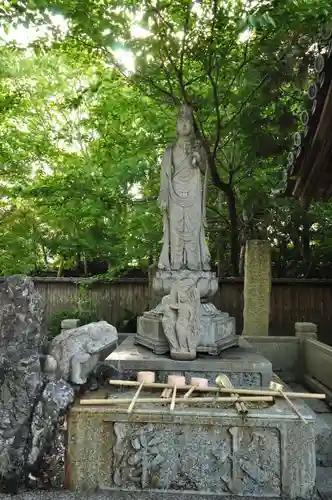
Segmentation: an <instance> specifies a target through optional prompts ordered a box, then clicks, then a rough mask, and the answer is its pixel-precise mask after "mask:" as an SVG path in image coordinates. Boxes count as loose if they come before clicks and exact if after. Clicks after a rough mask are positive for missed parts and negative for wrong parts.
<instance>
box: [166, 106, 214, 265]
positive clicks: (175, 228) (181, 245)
mask: <svg viewBox="0 0 332 500" xmlns="http://www.w3.org/2000/svg"><path fill="white" fill-rule="evenodd" d="M177 133H178V139H177V142H176V143H175V144H174V145H170V146H168V148H167V149H166V151H165V154H164V158H163V162H162V165H161V184H160V194H159V204H160V207H161V209H162V210H163V211H164V238H163V249H162V252H161V255H160V259H159V264H158V267H159V269H164V270H179V269H190V270H194V271H197V270H204V271H207V270H209V269H210V267H209V260H210V253H209V249H208V246H207V243H206V241H205V234H204V219H205V192H206V186H207V168H206V155H205V154H204V150H203V148H202V146H201V144H200V142H199V141H198V140H197V139H196V137H195V133H194V120H193V113H192V110H191V108H190V107H188V106H183V107H182V109H181V111H180V114H179V117H178V121H177ZM201 170H202V171H205V180H204V189H202V182H201Z"/></svg>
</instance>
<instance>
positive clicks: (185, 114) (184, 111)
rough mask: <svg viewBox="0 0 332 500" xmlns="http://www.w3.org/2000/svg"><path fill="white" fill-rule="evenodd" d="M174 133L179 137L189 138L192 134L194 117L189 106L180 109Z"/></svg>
mask: <svg viewBox="0 0 332 500" xmlns="http://www.w3.org/2000/svg"><path fill="white" fill-rule="evenodd" d="M176 131H177V133H178V134H179V135H181V136H189V135H192V134H193V133H194V115H193V111H192V109H191V107H190V106H187V105H184V106H182V108H181V109H180V113H179V116H178V121H177V124H176Z"/></svg>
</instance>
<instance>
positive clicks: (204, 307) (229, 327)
mask: <svg viewBox="0 0 332 500" xmlns="http://www.w3.org/2000/svg"><path fill="white" fill-rule="evenodd" d="M162 314H163V309H162V305H161V304H158V306H157V307H156V308H155V309H153V310H152V311H147V312H145V313H144V315H143V316H140V317H139V318H138V320H137V335H135V340H134V341H135V344H140V345H142V346H144V347H147V348H148V349H151V350H152V351H153V352H154V354H166V353H167V352H169V343H168V341H167V338H166V336H165V334H164V330H163V326H162V322H161V319H162ZM200 320H201V340H200V342H199V344H198V346H197V348H196V351H197V352H202V353H207V354H211V355H213V356H218V355H219V354H220V352H221V351H223V350H224V349H228V348H229V347H233V346H236V345H237V343H238V338H237V336H236V334H235V318H232V317H231V316H229V314H228V313H225V312H220V311H218V309H217V308H216V307H215V306H214V305H213V304H211V303H206V304H205V303H203V304H201V311H200ZM172 357H173V356H172ZM173 359H178V358H175V357H173ZM181 359H184V358H183V357H182V358H181ZM188 359H195V357H189V358H188Z"/></svg>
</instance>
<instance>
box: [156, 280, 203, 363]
mask: <svg viewBox="0 0 332 500" xmlns="http://www.w3.org/2000/svg"><path fill="white" fill-rule="evenodd" d="M162 305H163V318H162V324H163V328H164V332H165V335H166V337H167V340H168V342H169V343H170V347H171V349H170V351H171V358H172V359H180V360H192V359H195V358H196V347H197V345H198V343H199V340H200V318H199V313H200V296H199V292H198V290H197V287H196V285H195V281H194V280H193V279H191V278H184V279H182V280H178V281H176V282H175V283H173V285H172V289H171V293H170V294H169V295H166V296H165V297H164V298H163V299H162Z"/></svg>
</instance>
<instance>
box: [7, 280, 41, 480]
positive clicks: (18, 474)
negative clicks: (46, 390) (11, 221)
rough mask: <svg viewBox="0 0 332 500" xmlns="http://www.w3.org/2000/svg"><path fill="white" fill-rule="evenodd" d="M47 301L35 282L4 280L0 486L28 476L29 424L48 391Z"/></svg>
mask: <svg viewBox="0 0 332 500" xmlns="http://www.w3.org/2000/svg"><path fill="white" fill-rule="evenodd" d="M46 341H47V339H46V332H45V329H44V322H43V304H42V300H41V297H40V296H39V295H38V293H37V292H36V291H35V289H34V285H33V282H32V281H31V280H29V279H28V278H24V277H21V276H12V277H9V278H7V279H5V280H4V282H3V283H1V284H0V486H1V485H2V486H5V487H8V488H9V489H15V485H17V484H19V482H20V480H21V479H22V478H23V477H24V474H25V471H26V462H27V458H28V456H29V447H30V441H31V431H30V424H31V419H32V416H33V412H34V408H35V405H36V402H37V401H38V400H39V398H40V395H41V393H42V391H43V386H44V378H43V373H42V369H41V364H40V357H41V354H42V353H43V352H44V350H45V348H46Z"/></svg>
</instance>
